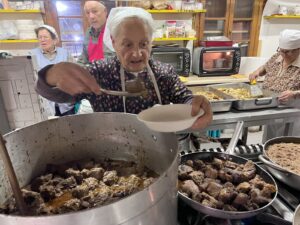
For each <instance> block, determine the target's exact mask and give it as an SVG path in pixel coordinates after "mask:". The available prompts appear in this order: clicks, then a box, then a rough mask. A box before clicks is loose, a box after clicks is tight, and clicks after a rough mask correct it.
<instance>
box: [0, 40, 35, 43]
mask: <svg viewBox="0 0 300 225" xmlns="http://www.w3.org/2000/svg"><path fill="white" fill-rule="evenodd" d="M37 42H38V40H36V39H31V40H0V43H37Z"/></svg>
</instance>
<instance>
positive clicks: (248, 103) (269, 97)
mask: <svg viewBox="0 0 300 225" xmlns="http://www.w3.org/2000/svg"><path fill="white" fill-rule="evenodd" d="M259 86H260V85H259ZM209 87H211V88H213V89H216V90H215V91H217V92H218V91H219V90H217V88H245V89H247V90H249V91H250V85H249V84H245V83H227V84H215V85H210V86H209ZM220 92H221V91H220ZM262 92H263V97H262V98H253V99H243V100H241V99H236V98H234V97H233V96H231V97H232V98H233V99H234V101H233V104H232V107H233V108H235V109H237V110H249V109H263V108H272V107H277V106H278V105H279V103H278V100H277V97H278V94H277V93H275V92H272V91H269V90H265V89H262Z"/></svg>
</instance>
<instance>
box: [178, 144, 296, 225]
mask: <svg viewBox="0 0 300 225" xmlns="http://www.w3.org/2000/svg"><path fill="white" fill-rule="evenodd" d="M262 150H263V146H262V145H260V144H257V145H247V146H244V145H243V146H237V147H236V148H235V154H236V155H239V156H241V157H244V158H247V159H251V160H253V161H254V162H256V163H257V164H259V165H260V166H262V167H263V168H264V169H266V167H265V166H264V164H262V163H261V162H260V161H259V160H258V155H260V154H262ZM185 151H186V150H185ZM191 151H193V152H194V151H195V152H197V151H199V150H197V149H196V148H195V147H194V146H192V147H191V144H190V145H189V149H188V150H187V152H191ZM201 151H208V152H211V151H212V152H224V151H225V150H224V149H222V148H215V149H204V150H201ZM274 179H275V180H276V183H277V186H278V195H277V198H276V205H277V207H276V205H275V204H274V206H273V205H272V206H271V207H269V208H267V209H266V211H264V212H263V213H260V214H258V215H256V216H254V217H251V218H247V219H242V220H225V219H219V218H215V217H212V216H208V215H205V214H202V213H199V212H198V211H196V210H194V209H193V208H191V207H190V206H188V205H186V204H185V203H184V202H183V201H182V200H180V199H179V200H178V225H215V224H216V225H271V224H274V225H292V222H291V221H288V220H286V219H287V218H286V217H285V216H284V215H283V214H284V212H283V211H282V210H278V205H279V206H280V207H279V208H281V209H282V207H283V209H284V210H286V211H288V213H289V215H292V214H293V212H294V211H295V209H296V207H297V206H298V205H299V204H300V191H297V190H295V189H293V188H291V187H289V186H287V185H286V184H284V183H282V182H280V181H278V180H277V179H276V178H274Z"/></svg>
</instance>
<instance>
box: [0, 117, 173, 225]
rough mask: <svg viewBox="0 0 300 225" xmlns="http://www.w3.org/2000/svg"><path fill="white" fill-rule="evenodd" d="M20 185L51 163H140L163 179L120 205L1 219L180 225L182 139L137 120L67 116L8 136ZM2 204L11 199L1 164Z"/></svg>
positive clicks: (67, 224)
mask: <svg viewBox="0 0 300 225" xmlns="http://www.w3.org/2000/svg"><path fill="white" fill-rule="evenodd" d="M4 139H5V140H6V141H7V145H6V146H7V148H8V151H9V154H10V157H11V160H12V163H13V166H14V168H15V171H16V175H17V177H18V180H19V183H20V185H21V186H24V185H26V184H28V183H29V182H30V181H31V179H32V178H34V177H36V176H37V175H39V174H41V173H42V172H43V170H44V169H45V165H46V163H63V162H67V161H70V160H76V159H82V158H85V159H86V158H95V159H103V158H111V159H125V160H134V161H138V162H139V163H141V164H144V165H146V166H147V167H149V168H150V169H152V170H154V171H155V172H157V173H158V174H159V175H160V177H159V179H158V180H157V181H156V182H154V183H153V184H152V185H150V186H149V187H148V188H146V189H144V190H143V191H141V192H138V193H135V194H133V195H131V196H129V197H126V198H124V199H122V200H119V201H117V202H115V203H112V204H109V205H106V206H102V207H97V208H93V209H89V210H83V211H79V212H74V213H67V214H62V215H55V216H39V217H32V216H29V217H22V216H13V215H9V216H8V215H3V214H2V215H0V224H9V225H19V224H23V225H53V224H60V225H83V224H84V225H85V224H88V225H100V224H105V225H118V224H122V225H129V224H130V225H157V224H168V225H175V224H176V221H177V198H176V197H177V188H176V183H177V168H178V160H177V139H176V136H175V135H174V134H167V133H158V132H153V131H151V130H149V129H148V128H147V127H146V126H145V125H144V124H143V123H141V122H139V121H138V120H137V119H136V116H135V115H130V114H120V113H93V114H84V115H76V116H68V117H62V118H58V119H53V120H49V121H45V122H42V123H38V124H35V125H33V126H29V127H26V128H23V129H20V130H17V131H14V132H11V133H9V134H7V135H5V136H4ZM0 171H2V172H1V174H0V183H1V185H0V203H3V202H4V201H5V200H7V198H9V197H10V196H11V195H12V192H11V189H10V186H9V183H8V180H7V178H6V175H5V173H4V169H3V163H2V161H0Z"/></svg>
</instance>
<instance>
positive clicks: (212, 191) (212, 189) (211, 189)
mask: <svg viewBox="0 0 300 225" xmlns="http://www.w3.org/2000/svg"><path fill="white" fill-rule="evenodd" d="M222 188H223V186H222V185H221V184H218V183H216V182H210V183H209V184H208V186H207V189H206V190H207V193H208V194H209V195H211V196H212V197H214V198H217V197H218V196H219V194H220V191H221V189H222Z"/></svg>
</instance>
